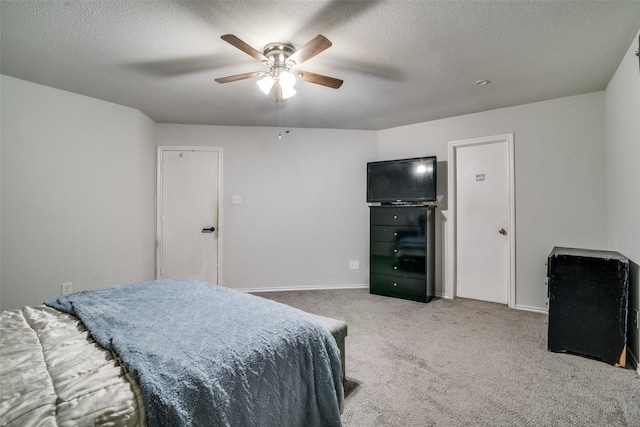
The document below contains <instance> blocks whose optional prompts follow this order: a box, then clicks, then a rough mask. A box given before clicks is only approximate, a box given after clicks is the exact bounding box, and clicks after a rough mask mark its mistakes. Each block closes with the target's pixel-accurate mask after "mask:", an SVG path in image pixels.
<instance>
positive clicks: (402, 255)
mask: <svg viewBox="0 0 640 427" xmlns="http://www.w3.org/2000/svg"><path fill="white" fill-rule="evenodd" d="M370 226H371V232H370V239H371V240H370V266H371V267H370V284H369V291H370V292H371V293H372V294H377V295H385V296H391V297H397V298H405V299H410V300H414V301H421V302H428V301H430V300H431V299H432V298H433V295H434V291H435V284H434V282H435V275H434V268H435V253H434V251H435V239H434V235H435V209H434V208H433V207H430V206H384V205H383V206H372V207H370Z"/></svg>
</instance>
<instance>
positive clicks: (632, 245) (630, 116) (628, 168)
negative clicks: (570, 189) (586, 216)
mask: <svg viewBox="0 0 640 427" xmlns="http://www.w3.org/2000/svg"><path fill="white" fill-rule="evenodd" d="M639 36H640V33H638V35H636V37H635V38H634V39H633V41H632V43H631V45H630V46H629V49H628V50H627V53H626V54H625V56H624V58H623V59H622V62H621V63H620V65H619V67H618V69H617V71H616V73H615V75H614V76H613V78H612V79H611V81H610V82H609V85H608V86H607V90H606V92H605V94H606V133H607V199H606V202H607V203H606V206H607V239H608V243H609V248H610V249H612V250H615V251H618V252H620V253H621V254H623V255H624V256H626V257H627V258H629V259H630V261H631V277H630V279H631V280H630V290H629V309H630V314H633V312H634V310H640V278H639V273H638V264H640V196H639V194H640V191H639V186H640V167H639V165H640V67H639V66H638V57H637V56H636V55H635V51H636V49H638V47H639V46H638V37H639ZM630 317H631V318H630V321H629V329H630V331H631V333H630V334H629V343H628V345H629V350H630V351H631V352H632V353H633V356H634V357H635V360H636V361H638V356H640V337H639V331H638V329H637V328H635V327H634V324H633V317H632V316H630Z"/></svg>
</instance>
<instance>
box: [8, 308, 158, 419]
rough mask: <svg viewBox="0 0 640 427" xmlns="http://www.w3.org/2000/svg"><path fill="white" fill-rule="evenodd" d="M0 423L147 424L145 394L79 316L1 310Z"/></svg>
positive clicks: (43, 310) (40, 310)
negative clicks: (93, 335) (90, 332)
mask: <svg viewBox="0 0 640 427" xmlns="http://www.w3.org/2000/svg"><path fill="white" fill-rule="evenodd" d="M0 379H1V383H0V425H2V426H5V425H6V426H29V425H40V426H71V425H74V426H77V425H100V426H146V424H147V422H146V415H145V410H144V403H143V399H142V394H141V392H140V389H139V388H138V386H137V385H136V384H135V383H134V382H133V381H130V380H129V379H128V375H127V374H126V373H125V371H124V369H123V368H122V367H121V366H120V364H119V363H118V361H117V360H116V358H114V356H113V354H112V353H111V352H109V351H107V350H105V349H103V348H102V347H100V346H99V345H98V344H96V343H95V342H94V340H93V338H91V336H90V335H89V333H88V332H87V330H86V328H85V327H84V325H83V324H82V323H81V322H80V321H79V320H78V319H77V318H75V317H73V316H71V315H68V314H65V313H62V312H60V311H57V310H54V309H52V308H49V307H45V306H37V307H25V308H23V309H20V310H11V311H5V312H3V313H1V314H0Z"/></svg>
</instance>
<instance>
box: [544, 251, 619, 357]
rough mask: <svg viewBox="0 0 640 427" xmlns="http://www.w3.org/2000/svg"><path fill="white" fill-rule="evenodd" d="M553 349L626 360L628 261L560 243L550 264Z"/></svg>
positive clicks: (548, 268) (550, 318)
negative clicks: (561, 246) (562, 245)
mask: <svg viewBox="0 0 640 427" xmlns="http://www.w3.org/2000/svg"><path fill="white" fill-rule="evenodd" d="M547 276H548V279H549V337H548V345H549V350H550V351H555V352H570V353H576V354H581V355H584V356H589V357H593V358H596V359H600V360H602V361H604V362H607V363H609V364H611V365H621V366H624V365H625V364H626V343H627V341H626V340H627V310H628V298H629V260H628V259H627V258H625V257H624V256H622V255H620V254H619V253H617V252H611V251H596V250H587V249H574V248H560V247H556V248H554V249H553V251H552V252H551V254H550V255H549V259H548V263H547Z"/></svg>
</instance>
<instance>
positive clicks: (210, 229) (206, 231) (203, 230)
mask: <svg viewBox="0 0 640 427" xmlns="http://www.w3.org/2000/svg"><path fill="white" fill-rule="evenodd" d="M214 231H216V228H215V227H211V228H203V229H202V232H203V233H213V232H214Z"/></svg>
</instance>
